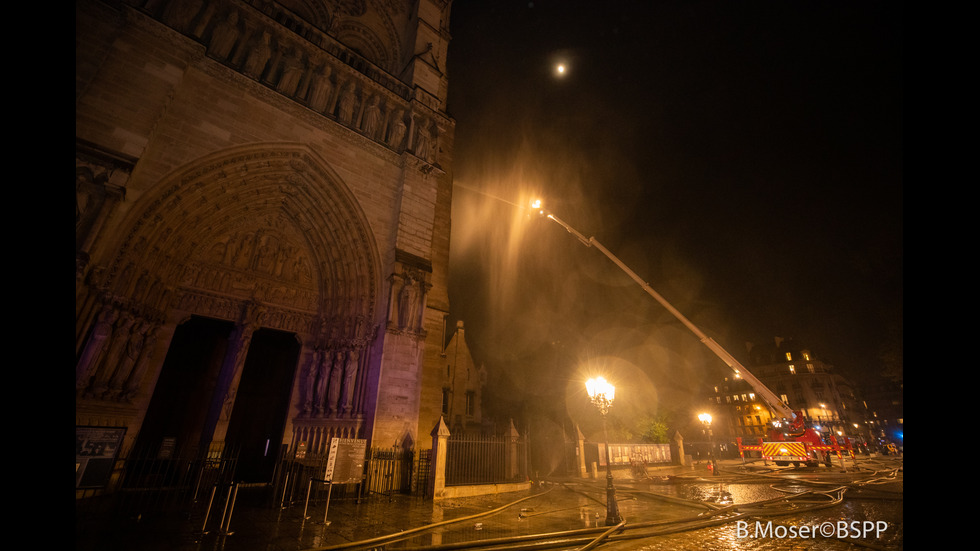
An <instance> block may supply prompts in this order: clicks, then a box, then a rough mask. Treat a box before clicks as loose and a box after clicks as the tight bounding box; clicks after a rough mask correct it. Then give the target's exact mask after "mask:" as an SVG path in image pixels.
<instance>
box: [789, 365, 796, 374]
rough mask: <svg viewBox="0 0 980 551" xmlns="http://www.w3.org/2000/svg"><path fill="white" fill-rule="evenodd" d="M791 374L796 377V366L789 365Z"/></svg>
mask: <svg viewBox="0 0 980 551" xmlns="http://www.w3.org/2000/svg"><path fill="white" fill-rule="evenodd" d="M789 372H790V373H792V374H793V375H796V366H794V365H793V364H789Z"/></svg>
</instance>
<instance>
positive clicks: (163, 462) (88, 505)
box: [75, 447, 239, 520]
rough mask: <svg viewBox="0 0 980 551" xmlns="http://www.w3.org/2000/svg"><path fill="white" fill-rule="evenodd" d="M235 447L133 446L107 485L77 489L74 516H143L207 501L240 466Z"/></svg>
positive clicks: (117, 463) (83, 517)
mask: <svg viewBox="0 0 980 551" xmlns="http://www.w3.org/2000/svg"><path fill="white" fill-rule="evenodd" d="M238 453H239V450H238V449H237V448H226V447H216V448H212V449H210V450H208V451H207V452H206V453H203V454H202V453H200V452H198V451H196V450H188V451H183V452H182V451H181V450H175V451H174V453H172V454H167V455H166V456H161V455H160V453H159V452H157V451H154V452H145V451H141V450H134V451H133V452H131V453H130V454H129V455H128V456H127V457H121V458H118V459H117V460H116V464H115V468H114V472H115V473H116V477H115V478H114V479H113V481H112V482H110V484H109V485H107V486H106V487H104V488H97V489H86V490H80V491H78V492H77V495H76V500H75V513H76V518H77V519H79V520H83V519H86V518H103V519H111V518H116V517H118V516H119V515H128V516H130V517H134V518H135V517H141V516H146V515H151V514H156V513H162V512H168V511H173V510H177V509H182V510H189V509H191V508H192V506H193V505H194V504H195V503H196V502H204V501H207V500H208V498H209V496H210V495H211V493H212V490H214V489H215V488H217V487H219V486H230V484H231V483H232V481H233V479H234V476H235V470H236V468H237V465H238Z"/></svg>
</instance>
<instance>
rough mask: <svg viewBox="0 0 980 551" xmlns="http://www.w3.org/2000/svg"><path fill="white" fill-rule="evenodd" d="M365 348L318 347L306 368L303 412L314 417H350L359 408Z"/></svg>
mask: <svg viewBox="0 0 980 551" xmlns="http://www.w3.org/2000/svg"><path fill="white" fill-rule="evenodd" d="M362 356H363V351H362V350H361V349H360V348H356V347H355V348H347V349H344V348H336V349H328V348H325V347H321V348H317V349H316V350H314V351H313V358H312V360H311V361H310V364H309V366H308V367H307V369H306V387H305V397H304V402H303V413H305V414H307V415H308V416H310V417H340V416H342V415H343V416H349V415H350V414H351V412H352V411H354V408H355V403H354V402H355V396H356V390H357V388H358V380H357V376H358V373H359V372H360V363H361V361H362Z"/></svg>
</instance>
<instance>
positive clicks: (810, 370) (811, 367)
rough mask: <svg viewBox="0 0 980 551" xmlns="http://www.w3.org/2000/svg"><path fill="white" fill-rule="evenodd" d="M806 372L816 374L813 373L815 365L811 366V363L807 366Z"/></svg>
mask: <svg viewBox="0 0 980 551" xmlns="http://www.w3.org/2000/svg"><path fill="white" fill-rule="evenodd" d="M806 370H807V371H809V372H810V373H813V372H814V371H813V364H811V363H808V364H806Z"/></svg>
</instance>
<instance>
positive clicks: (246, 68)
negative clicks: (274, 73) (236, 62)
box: [242, 31, 272, 80]
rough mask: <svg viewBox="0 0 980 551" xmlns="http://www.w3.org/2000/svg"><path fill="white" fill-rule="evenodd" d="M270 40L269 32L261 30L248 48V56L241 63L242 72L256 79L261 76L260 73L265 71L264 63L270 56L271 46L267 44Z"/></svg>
mask: <svg viewBox="0 0 980 551" xmlns="http://www.w3.org/2000/svg"><path fill="white" fill-rule="evenodd" d="M270 40H271V39H270V37H269V33H267V32H265V31H262V34H261V36H259V38H258V40H256V41H255V44H253V45H252V49H251V50H249V52H248V57H246V58H245V64H244V65H242V72H243V73H245V74H246V75H248V76H250V77H252V78H254V79H256V80H258V79H259V78H261V77H262V73H263V72H264V71H265V65H266V63H268V62H269V58H270V57H271V56H272V47H271V46H269V41H270Z"/></svg>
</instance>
